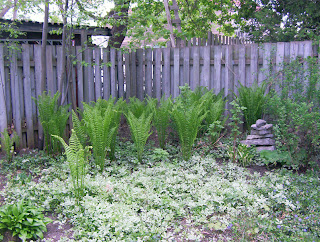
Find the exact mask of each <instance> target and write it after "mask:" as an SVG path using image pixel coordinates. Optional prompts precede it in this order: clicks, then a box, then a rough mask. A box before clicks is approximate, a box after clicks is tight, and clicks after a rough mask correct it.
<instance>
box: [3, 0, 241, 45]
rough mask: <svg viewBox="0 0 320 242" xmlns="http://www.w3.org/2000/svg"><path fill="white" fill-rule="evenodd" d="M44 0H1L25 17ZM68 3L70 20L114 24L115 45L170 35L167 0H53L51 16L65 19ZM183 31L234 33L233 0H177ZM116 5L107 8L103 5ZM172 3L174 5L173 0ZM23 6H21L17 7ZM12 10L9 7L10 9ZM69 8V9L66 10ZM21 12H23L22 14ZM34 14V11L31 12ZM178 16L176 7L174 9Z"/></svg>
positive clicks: (187, 35) (191, 33)
mask: <svg viewBox="0 0 320 242" xmlns="http://www.w3.org/2000/svg"><path fill="white" fill-rule="evenodd" d="M43 2H44V1H43V0H36V1H30V0H0V3H1V5H2V6H3V8H2V9H0V11H3V12H5V11H6V14H7V15H6V17H7V16H11V15H12V12H14V9H17V11H18V18H20V19H22V18H23V15H24V14H25V12H26V11H28V12H31V11H33V12H37V11H38V12H40V13H43V8H44V7H43V6H44V4H43ZM67 2H69V3H68V10H67V16H68V23H72V24H77V25H79V24H86V23H88V22H91V23H92V22H95V23H96V24H97V25H98V26H110V27H112V33H113V37H112V39H111V40H110V41H111V43H112V46H114V47H119V46H120V45H121V43H122V41H123V39H124V37H125V36H129V37H131V43H132V45H136V46H140V45H141V42H143V43H145V44H146V43H151V42H153V41H156V40H158V39H160V38H164V39H169V34H170V32H169V30H168V28H167V19H166V13H165V8H164V4H163V1H160V0H113V1H104V0H92V1H85V0H50V5H51V6H53V5H55V6H56V7H51V8H50V19H51V20H54V21H57V20H59V19H61V9H63V6H66V3H67ZM177 4H178V6H179V17H180V19H181V29H182V32H181V33H176V34H177V36H179V37H183V38H187V39H190V38H192V37H206V36H207V32H208V31H210V30H212V29H213V28H218V29H219V31H221V32H222V33H225V34H228V35H232V34H233V30H234V28H233V26H232V23H233V20H234V19H235V17H236V14H235V12H234V2H233V0H177ZM110 5H111V6H113V8H111V9H110V7H109V8H108V9H107V8H104V7H103V6H110ZM169 5H171V3H170V1H169ZM17 6H19V7H17ZM8 8H9V9H11V10H7V9H8ZM65 12H66V11H65ZM19 13H20V14H19ZM29 16H30V15H29ZM171 16H172V19H174V14H173V11H172V13H171Z"/></svg>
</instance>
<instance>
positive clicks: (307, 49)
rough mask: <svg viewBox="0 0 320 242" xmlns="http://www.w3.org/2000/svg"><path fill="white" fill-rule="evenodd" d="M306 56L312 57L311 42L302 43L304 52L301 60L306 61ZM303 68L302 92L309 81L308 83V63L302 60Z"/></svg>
mask: <svg viewBox="0 0 320 242" xmlns="http://www.w3.org/2000/svg"><path fill="white" fill-rule="evenodd" d="M308 56H311V57H312V41H304V51H303V58H304V59H306V58H307V57H308ZM303 67H304V71H305V73H304V91H306V90H307V88H308V86H309V81H308V69H309V66H308V62H307V61H306V60H304V63H303Z"/></svg>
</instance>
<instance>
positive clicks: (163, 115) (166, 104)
mask: <svg viewBox="0 0 320 242" xmlns="http://www.w3.org/2000/svg"><path fill="white" fill-rule="evenodd" d="M154 100H155V101H154ZM156 102H157V99H148V103H149V106H150V107H152V108H153V119H152V123H153V125H154V126H155V128H156V130H157V134H158V140H159V145H160V148H162V149H165V144H166V137H167V128H168V126H169V121H170V112H171V109H172V99H171V96H170V97H169V98H168V99H166V98H165V96H162V98H161V99H160V103H159V106H158V107H157V106H156Z"/></svg>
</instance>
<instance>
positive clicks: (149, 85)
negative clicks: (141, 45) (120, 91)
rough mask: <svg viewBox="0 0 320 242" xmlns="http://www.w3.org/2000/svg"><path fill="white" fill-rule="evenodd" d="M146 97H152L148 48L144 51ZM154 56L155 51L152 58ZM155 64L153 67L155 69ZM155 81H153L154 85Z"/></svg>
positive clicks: (149, 50) (150, 63)
mask: <svg viewBox="0 0 320 242" xmlns="http://www.w3.org/2000/svg"><path fill="white" fill-rule="evenodd" d="M145 53H146V64H147V66H146V77H145V80H146V89H145V92H146V95H147V96H149V97H152V71H153V70H152V49H150V48H148V49H146V52H145ZM155 55H156V51H154V52H153V56H155ZM156 66H157V64H156V65H155V68H156ZM156 81H157V80H155V81H154V84H155V83H156Z"/></svg>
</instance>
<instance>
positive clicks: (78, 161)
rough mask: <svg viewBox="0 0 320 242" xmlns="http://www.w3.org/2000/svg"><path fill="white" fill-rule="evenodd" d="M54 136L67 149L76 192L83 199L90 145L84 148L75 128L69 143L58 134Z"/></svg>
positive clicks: (66, 152)
mask: <svg viewBox="0 0 320 242" xmlns="http://www.w3.org/2000/svg"><path fill="white" fill-rule="evenodd" d="M52 137H54V138H56V139H57V140H58V141H60V142H61V144H62V145H63V147H64V149H65V154H66V156H67V161H68V164H69V169H70V173H71V179H72V183H73V188H74V194H75V196H76V198H77V199H81V198H82V197H83V195H84V189H85V187H84V178H85V175H86V165H87V160H88V155H89V147H88V146H86V147H85V148H83V146H82V144H81V143H80V141H79V139H78V137H77V135H76V132H75V131H74V130H72V134H71V137H70V139H69V145H67V144H66V142H65V141H64V140H63V139H62V138H61V137H59V136H57V135H52Z"/></svg>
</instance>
